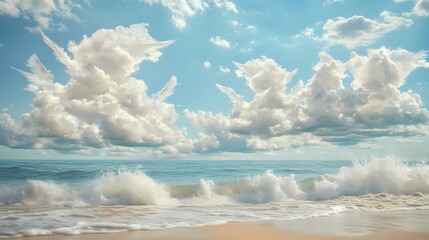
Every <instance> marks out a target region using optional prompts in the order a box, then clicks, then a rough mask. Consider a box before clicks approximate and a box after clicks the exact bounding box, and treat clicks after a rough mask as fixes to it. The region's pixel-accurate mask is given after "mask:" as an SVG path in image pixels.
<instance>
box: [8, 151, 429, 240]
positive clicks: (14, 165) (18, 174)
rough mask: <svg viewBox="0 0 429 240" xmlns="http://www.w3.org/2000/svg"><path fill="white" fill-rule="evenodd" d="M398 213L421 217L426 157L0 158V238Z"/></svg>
mask: <svg viewBox="0 0 429 240" xmlns="http://www.w3.org/2000/svg"><path fill="white" fill-rule="evenodd" d="M403 210H428V211H429V161H420V162H404V161H399V160H396V159H393V158H383V159H374V160H372V161H368V162H363V161H362V162H351V161H265V160H264V161H262V160H261V161H227V160H225V161H206V160H204V161H191V160H151V161H137V160H133V161H120V160H118V161H111V160H109V161H100V160H94V161H70V160H62V161H39V160H27V161H17V160H13V161H12V160H11V161H8V160H0V237H18V236H36V235H48V234H55V233H61V234H81V233H103V232H115V231H127V230H141V229H164V228H173V227H189V226H204V225H210V224H220V223H225V222H228V221H265V220H273V221H288V220H293V219H303V218H312V217H320V216H328V215H333V214H338V213H342V212H359V211H403ZM428 223H429V217H428Z"/></svg>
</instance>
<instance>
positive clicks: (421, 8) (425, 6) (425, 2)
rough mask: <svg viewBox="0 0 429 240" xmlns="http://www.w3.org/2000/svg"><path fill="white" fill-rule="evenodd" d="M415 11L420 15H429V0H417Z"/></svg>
mask: <svg viewBox="0 0 429 240" xmlns="http://www.w3.org/2000/svg"><path fill="white" fill-rule="evenodd" d="M413 13H415V14H417V15H419V16H429V0H416V5H415V6H414V8H413Z"/></svg>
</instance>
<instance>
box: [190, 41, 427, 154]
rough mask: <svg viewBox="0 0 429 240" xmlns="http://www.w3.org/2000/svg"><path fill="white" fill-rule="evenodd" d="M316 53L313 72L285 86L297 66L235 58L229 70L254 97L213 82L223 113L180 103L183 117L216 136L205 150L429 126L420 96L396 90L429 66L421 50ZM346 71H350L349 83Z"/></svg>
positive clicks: (358, 137)
mask: <svg viewBox="0 0 429 240" xmlns="http://www.w3.org/2000/svg"><path fill="white" fill-rule="evenodd" d="M319 57H320V60H319V62H318V63H317V64H315V65H314V67H313V69H314V74H313V76H312V77H311V78H310V79H309V80H308V81H306V82H304V81H302V80H300V81H298V82H297V83H296V84H295V85H294V86H293V87H292V88H291V89H287V85H288V83H290V81H291V79H292V78H293V76H294V75H295V74H296V72H297V70H293V71H287V70H286V69H284V68H283V67H281V66H280V65H278V64H277V63H276V62H275V61H274V60H273V59H270V58H267V57H261V58H258V59H253V60H250V61H248V62H246V63H244V64H240V63H235V65H236V67H237V70H236V71H235V73H236V75H237V76H238V77H240V78H244V79H245V80H246V84H247V86H248V87H249V88H250V89H251V90H252V91H253V93H254V97H253V99H251V100H250V101H246V100H244V98H243V96H241V95H240V94H239V93H237V92H235V91H234V90H233V89H232V88H229V87H225V86H221V85H218V88H219V90H220V91H221V92H222V93H224V94H225V95H226V96H227V97H228V98H229V99H230V100H231V102H232V104H233V106H232V110H231V112H230V114H229V115H224V114H221V113H220V114H216V115H215V114H213V113H210V112H203V111H200V112H191V111H189V110H185V116H186V117H187V118H188V119H190V120H191V121H192V122H193V123H194V124H195V126H197V127H198V128H200V129H201V130H202V131H203V133H205V134H207V135H210V136H214V137H216V139H217V140H218V144H217V145H218V147H217V148H215V147H214V145H212V149H209V148H208V151H255V150H273V149H281V148H297V147H301V146H304V145H354V144H359V143H363V142H365V141H366V140H367V139H372V138H377V137H386V136H402V137H408V136H415V135H421V134H428V133H429V132H428V127H427V126H428V123H429V112H428V111H427V110H426V109H425V108H424V107H423V103H422V101H421V99H420V96H419V95H418V94H416V93H413V92H412V91H410V90H408V91H401V86H402V85H403V84H404V83H405V80H406V78H407V76H408V75H409V74H410V73H411V72H412V71H414V70H415V69H416V68H418V67H425V68H427V67H429V63H427V62H426V60H425V59H426V53H425V52H417V53H413V52H409V51H407V50H404V49H393V50H392V49H388V48H385V47H382V48H379V49H372V50H369V51H368V55H366V56H360V55H358V54H356V53H352V54H351V56H350V59H349V60H348V61H347V62H342V61H339V60H336V59H334V58H332V57H331V56H330V55H329V54H327V53H323V52H322V53H321V54H320V56H319ZM346 72H350V74H351V76H352V78H353V80H352V82H351V84H350V85H348V86H345V85H344V82H343V79H344V78H345V77H346Z"/></svg>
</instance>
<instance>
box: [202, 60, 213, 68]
mask: <svg viewBox="0 0 429 240" xmlns="http://www.w3.org/2000/svg"><path fill="white" fill-rule="evenodd" d="M203 66H204V68H205V69H210V68H211V67H212V65H211V64H210V62H209V61H205V62H204V63H203Z"/></svg>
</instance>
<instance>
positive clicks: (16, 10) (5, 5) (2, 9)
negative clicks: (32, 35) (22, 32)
mask: <svg viewBox="0 0 429 240" xmlns="http://www.w3.org/2000/svg"><path fill="white" fill-rule="evenodd" d="M75 7H77V8H78V7H80V5H78V4H76V3H73V1H70V0H39V1H28V0H4V1H0V15H8V16H12V17H25V18H30V19H33V20H34V21H36V23H37V26H35V27H28V28H27V29H28V30H30V31H32V32H37V31H40V30H49V29H57V30H64V29H65V25H64V24H62V23H55V22H54V21H53V17H54V16H56V17H60V18H66V19H74V20H76V19H77V17H76V16H75V15H74V14H73V12H72V9H73V8H75Z"/></svg>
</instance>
